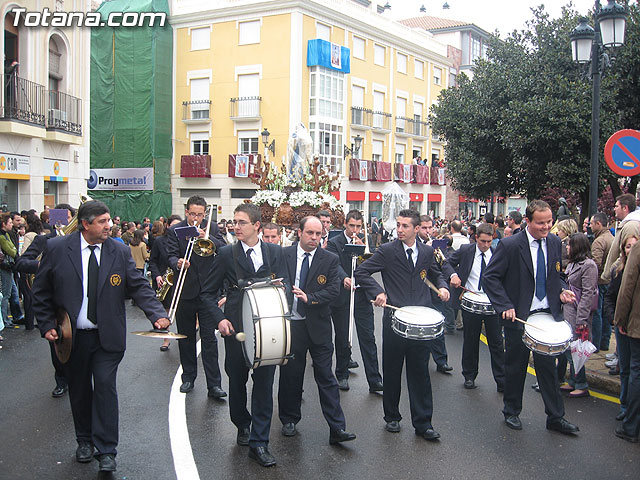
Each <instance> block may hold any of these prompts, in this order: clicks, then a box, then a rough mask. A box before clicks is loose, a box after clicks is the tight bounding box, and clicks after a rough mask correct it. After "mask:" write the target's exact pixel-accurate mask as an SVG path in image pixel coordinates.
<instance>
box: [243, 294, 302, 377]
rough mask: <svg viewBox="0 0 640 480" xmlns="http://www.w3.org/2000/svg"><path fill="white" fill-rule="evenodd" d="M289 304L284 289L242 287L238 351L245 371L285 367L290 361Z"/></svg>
mask: <svg viewBox="0 0 640 480" xmlns="http://www.w3.org/2000/svg"><path fill="white" fill-rule="evenodd" d="M290 316H291V315H290V313H289V305H288V303H287V298H286V294H285V290H284V287H282V286H274V285H264V284H262V285H260V286H250V287H247V288H245V290H244V295H243V298H242V329H243V331H244V334H245V335H246V337H245V341H244V342H243V343H242V351H243V353H244V358H245V361H246V363H247V366H248V367H249V368H258V367H262V366H264V365H285V364H286V363H287V361H288V360H289V358H291V355H290V354H291V327H290V324H289V321H290V320H289V318H290Z"/></svg>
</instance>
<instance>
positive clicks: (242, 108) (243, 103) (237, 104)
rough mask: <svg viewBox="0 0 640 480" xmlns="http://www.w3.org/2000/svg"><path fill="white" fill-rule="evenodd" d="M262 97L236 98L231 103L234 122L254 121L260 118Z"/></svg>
mask: <svg viewBox="0 0 640 480" xmlns="http://www.w3.org/2000/svg"><path fill="white" fill-rule="evenodd" d="M261 102H262V97H236V98H232V99H231V101H230V102H229V110H230V112H229V116H230V117H231V119H232V120H254V119H259V118H260V103H261Z"/></svg>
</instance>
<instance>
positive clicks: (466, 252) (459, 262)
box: [442, 243, 493, 308]
mask: <svg viewBox="0 0 640 480" xmlns="http://www.w3.org/2000/svg"><path fill="white" fill-rule="evenodd" d="M491 252H492V253H493V248H491ZM475 254H476V244H475V243H470V244H468V245H460V248H459V249H458V250H454V251H453V252H452V253H451V255H449V256H448V257H447V259H446V261H445V262H444V263H443V264H442V273H443V275H444V278H445V280H446V281H447V282H448V281H449V279H450V278H451V275H453V274H454V273H456V274H457V275H458V277H460V281H461V282H462V286H463V287H464V286H465V284H466V283H467V280H469V274H470V273H471V269H472V268H473V260H474V257H475ZM492 258H493V257H492ZM488 263H489V262H487V264H488ZM485 273H486V267H485ZM484 275H485V274H484V273H483V276H484ZM483 283H484V280H483ZM474 290H475V289H474ZM483 290H484V288H483ZM462 292H463V290H462V289H461V288H456V289H454V291H453V292H452V295H451V296H452V298H453V306H454V308H460V294H461V293H462Z"/></svg>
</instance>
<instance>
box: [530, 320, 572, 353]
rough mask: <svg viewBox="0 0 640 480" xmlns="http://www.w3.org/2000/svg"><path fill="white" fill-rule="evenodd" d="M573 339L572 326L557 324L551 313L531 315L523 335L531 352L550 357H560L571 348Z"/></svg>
mask: <svg viewBox="0 0 640 480" xmlns="http://www.w3.org/2000/svg"><path fill="white" fill-rule="evenodd" d="M535 327H538V328H535ZM572 339H573V333H572V332H571V325H569V323H567V322H566V321H562V322H556V321H555V320H554V318H553V315H551V314H550V313H534V314H533V315H530V316H529V318H527V324H525V326H524V333H523V334H522V341H523V342H524V344H525V345H526V346H527V347H528V348H529V350H531V351H533V352H536V353H539V354H541V355H549V356H553V355H560V354H561V353H562V352H564V351H565V350H566V349H567V348H569V344H570V343H571V340H572Z"/></svg>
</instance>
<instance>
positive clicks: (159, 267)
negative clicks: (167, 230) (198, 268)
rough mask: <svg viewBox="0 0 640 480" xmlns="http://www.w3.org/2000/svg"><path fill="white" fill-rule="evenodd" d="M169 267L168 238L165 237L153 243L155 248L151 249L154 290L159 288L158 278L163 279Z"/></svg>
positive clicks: (150, 260)
mask: <svg viewBox="0 0 640 480" xmlns="http://www.w3.org/2000/svg"><path fill="white" fill-rule="evenodd" d="M194 255H195V254H194ZM168 267H169V253H168V252H167V236H166V235H163V236H160V237H158V238H156V239H155V240H154V241H153V246H152V247H151V256H150V257H149V268H150V269H151V278H152V279H153V288H158V285H157V283H156V277H157V276H161V277H162V276H163V275H164V274H165V272H166V271H167V268H168ZM174 272H175V270H174ZM174 278H175V279H176V280H177V279H178V276H177V275H176V276H175V277H174Z"/></svg>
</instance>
